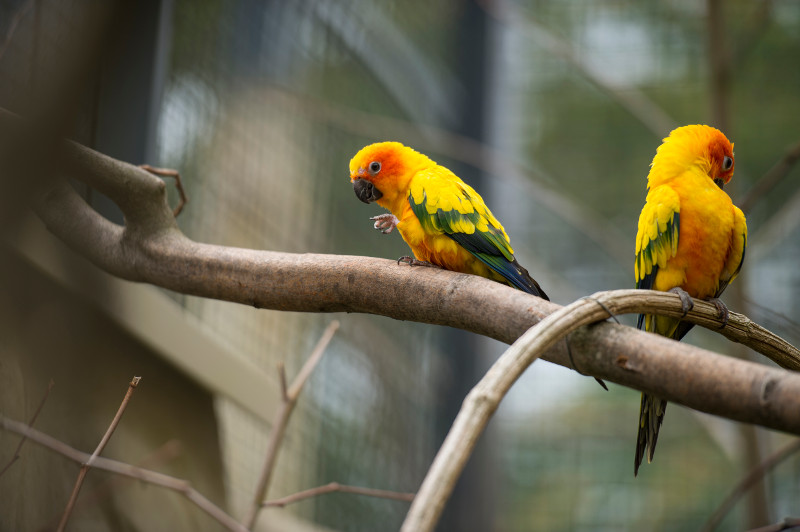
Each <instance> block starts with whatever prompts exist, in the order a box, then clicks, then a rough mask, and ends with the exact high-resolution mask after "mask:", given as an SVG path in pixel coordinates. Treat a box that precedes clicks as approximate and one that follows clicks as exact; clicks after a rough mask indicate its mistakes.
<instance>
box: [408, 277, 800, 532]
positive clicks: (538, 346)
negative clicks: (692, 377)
mask: <svg viewBox="0 0 800 532" xmlns="http://www.w3.org/2000/svg"><path fill="white" fill-rule="evenodd" d="M627 292H628V291H623V290H618V291H616V292H600V293H597V294H594V295H593V296H591V297H587V298H583V299H579V300H578V301H576V302H574V303H572V304H571V305H569V306H567V307H562V308H560V309H559V310H557V311H556V312H553V313H552V314H550V315H549V316H547V317H546V318H545V319H543V320H542V321H541V322H539V323H538V324H536V325H535V326H533V327H531V328H530V329H529V330H528V331H527V332H526V333H525V334H523V335H522V336H521V337H520V338H519V340H517V341H516V342H514V344H513V345H512V346H511V347H510V348H509V349H508V350H506V352H505V353H503V355H502V356H501V357H500V358H498V359H497V361H496V362H495V363H494V364H493V365H492V367H491V368H490V369H489V371H488V372H486V374H485V375H484V376H483V378H481V380H480V382H478V384H477V385H475V387H474V388H473V389H472V390H471V391H470V393H469V394H468V395H467V397H466V399H465V400H464V405H463V406H462V408H461V410H460V411H459V413H458V416H456V419H455V421H454V422H453V426H452V427H451V429H450V431H449V433H448V434H447V437H446V438H445V440H444V443H443V444H442V446H441V448H440V449H439V452H438V453H437V455H436V457H435V458H434V460H433V464H432V465H431V467H430V469H429V471H428V474H427V475H426V476H425V480H424V481H423V482H422V486H420V489H419V492H418V494H417V497H416V498H415V499H414V502H413V503H412V505H411V509H410V510H409V512H408V515H407V516H406V520H405V522H404V523H403V527H402V530H403V531H406V532H412V531H414V532H417V531H419V532H424V531H429V530H433V529H434V528H435V527H436V524H437V523H438V521H439V517H440V516H441V513H442V510H443V509H444V506H445V504H446V502H447V500H448V499H449V497H450V494H451V493H452V490H453V487H454V486H455V483H456V481H457V480H458V477H459V476H460V475H461V471H462V470H463V468H464V465H466V462H467V460H468V459H469V457H470V456H471V454H472V450H473V448H474V447H475V445H476V444H477V441H478V438H479V437H480V435H481V434H482V433H483V430H484V428H485V427H486V425H487V423H488V422H489V419H490V418H491V416H492V414H494V412H495V410H497V407H498V406H499V405H500V402H501V401H502V400H503V398H504V397H505V395H506V393H508V390H509V389H510V388H511V386H512V385H513V384H514V382H516V380H517V379H518V378H519V377H520V376H521V375H522V373H523V372H524V371H525V370H526V369H527V368H528V366H530V365H531V364H532V363H533V362H534V361H535V360H536V359H537V358H539V357H540V356H541V355H542V353H544V352H545V350H546V349H548V348H549V347H550V346H552V345H553V344H554V343H556V342H557V341H559V340H561V339H562V338H563V337H565V336H566V335H568V334H569V333H570V332H572V331H574V330H576V329H577V328H578V327H581V326H583V325H588V324H591V323H595V322H596V321H597V320H598V319H602V318H603V317H604V316H609V315H616V314H620V313H622V312H624V311H625V309H627V308H629V306H630V301H629V295H628V293H627ZM598 314H599V315H598ZM673 343H674V342H673ZM617 364H619V365H622V366H626V367H630V368H631V369H632V370H633V369H635V368H633V367H631V366H630V361H629V360H627V359H624V358H623V357H622V356H620V357H619V358H618V359H617ZM750 395H751V399H752V400H754V401H759V400H760V399H761V398H763V397H764V395H765V394H764V393H763V391H759V390H751V391H750ZM798 404H800V403H798Z"/></svg>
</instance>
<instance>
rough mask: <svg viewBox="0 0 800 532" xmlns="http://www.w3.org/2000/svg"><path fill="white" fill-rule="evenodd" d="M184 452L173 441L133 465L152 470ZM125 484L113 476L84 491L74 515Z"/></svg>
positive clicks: (47, 531)
mask: <svg viewBox="0 0 800 532" xmlns="http://www.w3.org/2000/svg"><path fill="white" fill-rule="evenodd" d="M182 450H183V444H182V443H181V441H180V440H177V439H171V440H168V441H167V442H165V443H164V444H163V445H161V446H160V447H158V448H157V449H156V450H154V451H153V452H152V453H150V454H148V455H147V456H145V457H144V458H142V459H141V460H140V461H138V462H136V463H135V464H133V465H134V466H136V467H141V468H145V469H152V468H153V467H158V466H160V465H163V464H166V463H168V462H170V461H171V460H173V459H174V458H176V457H178V456H180V454H181V451H182ZM125 482H126V480H125V479H124V478H121V477H119V476H112V477H111V478H109V479H108V480H106V481H105V482H102V483H100V484H98V485H97V486H94V487H93V489H91V490H90V491H89V492H88V493H87V492H86V491H84V492H83V497H81V498H80V499H78V501H77V502H76V503H75V508H74V509H73V511H72V513H73V514H75V513H76V512H80V510H81V509H82V508H84V507H87V506H92V505H96V504H97V503H98V502H99V501H102V500H104V499H106V498H108V497H110V496H111V495H112V493H114V491H115V490H116V489H118V488H119V486H120V485H122V484H124V483H125ZM60 519H61V516H57V517H56V518H55V519H53V520H51V521H50V522H49V523H47V524H46V525H44V526H43V527H41V528H40V529H39V532H50V531H52V530H54V529H55V527H56V526H58V522H59V520H60Z"/></svg>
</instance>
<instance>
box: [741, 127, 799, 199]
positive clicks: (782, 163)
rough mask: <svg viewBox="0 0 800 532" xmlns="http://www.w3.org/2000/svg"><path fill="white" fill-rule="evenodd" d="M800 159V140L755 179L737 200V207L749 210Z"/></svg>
mask: <svg viewBox="0 0 800 532" xmlns="http://www.w3.org/2000/svg"><path fill="white" fill-rule="evenodd" d="M798 159H800V142H798V143H797V144H795V145H794V146H792V147H791V148H789V149H788V150H786V153H784V154H783V157H781V159H780V160H779V161H778V162H776V163H775V164H774V165H773V166H772V168H770V169H769V170H768V171H767V173H766V174H764V175H763V176H762V177H761V179H759V180H758V181H756V184H755V185H753V186H752V187H751V188H750V190H748V191H747V193H746V194H745V195H744V198H742V200H741V201H739V208H741V209H742V210H743V211H744V212H749V211H750V209H752V208H753V206H754V205H755V204H756V203H757V202H758V200H760V199H761V197H762V196H764V194H766V193H768V192H769V191H770V190H772V189H773V188H775V187H776V186H777V185H778V184H779V183H780V182H781V181H783V178H785V177H786V176H787V175H789V172H791V170H792V168H793V167H794V165H795V163H797V160H798Z"/></svg>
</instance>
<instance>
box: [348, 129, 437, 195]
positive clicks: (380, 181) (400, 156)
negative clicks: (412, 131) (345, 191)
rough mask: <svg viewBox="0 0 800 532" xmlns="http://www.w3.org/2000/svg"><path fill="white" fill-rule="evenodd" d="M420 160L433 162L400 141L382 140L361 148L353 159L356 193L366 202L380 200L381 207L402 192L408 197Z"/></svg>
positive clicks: (352, 169)
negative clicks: (408, 189) (409, 184)
mask: <svg viewBox="0 0 800 532" xmlns="http://www.w3.org/2000/svg"><path fill="white" fill-rule="evenodd" d="M420 159H424V160H425V161H428V162H430V159H428V158H427V157H425V156H424V155H422V154H420V153H418V152H416V151H414V150H412V149H411V148H408V147H406V146H403V145H402V144H400V143H399V142H379V143H377V144H370V145H369V146H366V147H364V148H362V149H361V150H360V151H359V152H358V153H356V154H355V156H354V157H353V158H352V159H351V160H350V181H351V182H352V183H353V190H354V191H355V193H356V196H357V197H358V199H360V200H361V201H363V202H364V203H372V202H374V201H377V202H378V204H379V205H381V206H382V207H387V206H388V205H389V204H391V203H393V202H394V201H395V199H396V198H397V197H398V195H400V194H403V195H404V197H405V196H407V195H408V192H407V190H406V189H407V187H408V182H409V181H410V180H411V177H412V176H413V175H414V172H415V171H416V170H418V168H419V166H420ZM423 166H424V164H423Z"/></svg>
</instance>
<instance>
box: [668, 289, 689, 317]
mask: <svg viewBox="0 0 800 532" xmlns="http://www.w3.org/2000/svg"><path fill="white" fill-rule="evenodd" d="M669 292H672V293H673V294H678V297H680V298H681V310H682V311H683V316H681V319H683V318H685V317H686V315H687V314H688V313H689V311H690V310H692V309H693V308H694V301H692V296H690V295H689V293H688V292H687V291H686V290H684V289H683V288H681V287H679V286H676V287H675V288H670V290H669Z"/></svg>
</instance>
